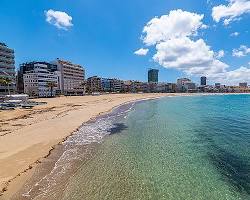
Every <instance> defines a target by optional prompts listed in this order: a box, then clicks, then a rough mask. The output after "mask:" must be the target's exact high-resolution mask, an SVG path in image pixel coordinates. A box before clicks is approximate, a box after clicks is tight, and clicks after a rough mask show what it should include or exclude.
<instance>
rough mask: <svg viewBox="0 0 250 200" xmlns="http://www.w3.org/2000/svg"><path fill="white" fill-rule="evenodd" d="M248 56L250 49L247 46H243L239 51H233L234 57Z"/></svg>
mask: <svg viewBox="0 0 250 200" xmlns="http://www.w3.org/2000/svg"><path fill="white" fill-rule="evenodd" d="M247 54H250V48H248V47H247V46H245V45H241V46H240V48H238V49H233V53H232V55H233V56H234V57H244V56H246V55H247Z"/></svg>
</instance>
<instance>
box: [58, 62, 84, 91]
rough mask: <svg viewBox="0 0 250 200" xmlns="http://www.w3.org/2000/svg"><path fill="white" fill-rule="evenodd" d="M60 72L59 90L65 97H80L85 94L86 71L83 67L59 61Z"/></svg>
mask: <svg viewBox="0 0 250 200" xmlns="http://www.w3.org/2000/svg"><path fill="white" fill-rule="evenodd" d="M53 64H56V65H57V70H58V72H59V89H60V90H61V92H62V94H64V95H79V94H83V93H84V80H85V70H84V68H83V67H82V66H81V65H78V64H73V63H71V62H69V61H64V60H60V59H57V60H56V61H55V62H53Z"/></svg>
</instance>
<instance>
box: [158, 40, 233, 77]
mask: <svg viewBox="0 0 250 200" xmlns="http://www.w3.org/2000/svg"><path fill="white" fill-rule="evenodd" d="M156 50H157V53H156V54H155V55H154V57H153V59H154V60H155V61H156V62H158V63H159V64H160V65H162V66H163V67H166V68H175V69H177V70H180V71H184V72H185V73H187V74H189V75H210V74H214V73H222V72H225V69H226V68H227V67H228V66H227V65H226V64H224V63H222V62H220V61H219V60H216V59H215V58H214V57H215V55H214V52H213V51H212V50H211V49H210V47H209V46H207V45H206V43H205V42H204V40H202V39H199V40H197V41H193V40H191V39H190V38H188V37H181V38H172V39H170V40H167V41H164V42H161V43H159V44H157V45H156Z"/></svg>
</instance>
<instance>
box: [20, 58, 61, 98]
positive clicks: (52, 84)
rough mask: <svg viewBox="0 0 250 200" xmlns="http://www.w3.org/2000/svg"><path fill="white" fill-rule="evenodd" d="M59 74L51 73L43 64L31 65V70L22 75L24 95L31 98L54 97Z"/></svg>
mask: <svg viewBox="0 0 250 200" xmlns="http://www.w3.org/2000/svg"><path fill="white" fill-rule="evenodd" d="M58 77H59V74H58V72H57V71H54V72H52V71H51V70H50V69H49V68H48V65H47V64H45V63H35V64H33V69H31V70H30V71H26V72H25V74H23V83H24V93H25V94H28V95H29V96H31V97H50V96H55V95H56V93H57V90H58V85H59V79H58Z"/></svg>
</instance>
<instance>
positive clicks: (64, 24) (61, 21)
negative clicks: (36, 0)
mask: <svg viewBox="0 0 250 200" xmlns="http://www.w3.org/2000/svg"><path fill="white" fill-rule="evenodd" d="M45 16H46V21H47V22H48V23H50V24H52V25H54V26H56V27H57V28H59V29H64V30H67V29H68V28H69V27H71V26H73V24H72V17H71V16H70V15H68V14H67V13H66V12H62V11H55V10H52V9H50V10H48V11H45Z"/></svg>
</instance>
